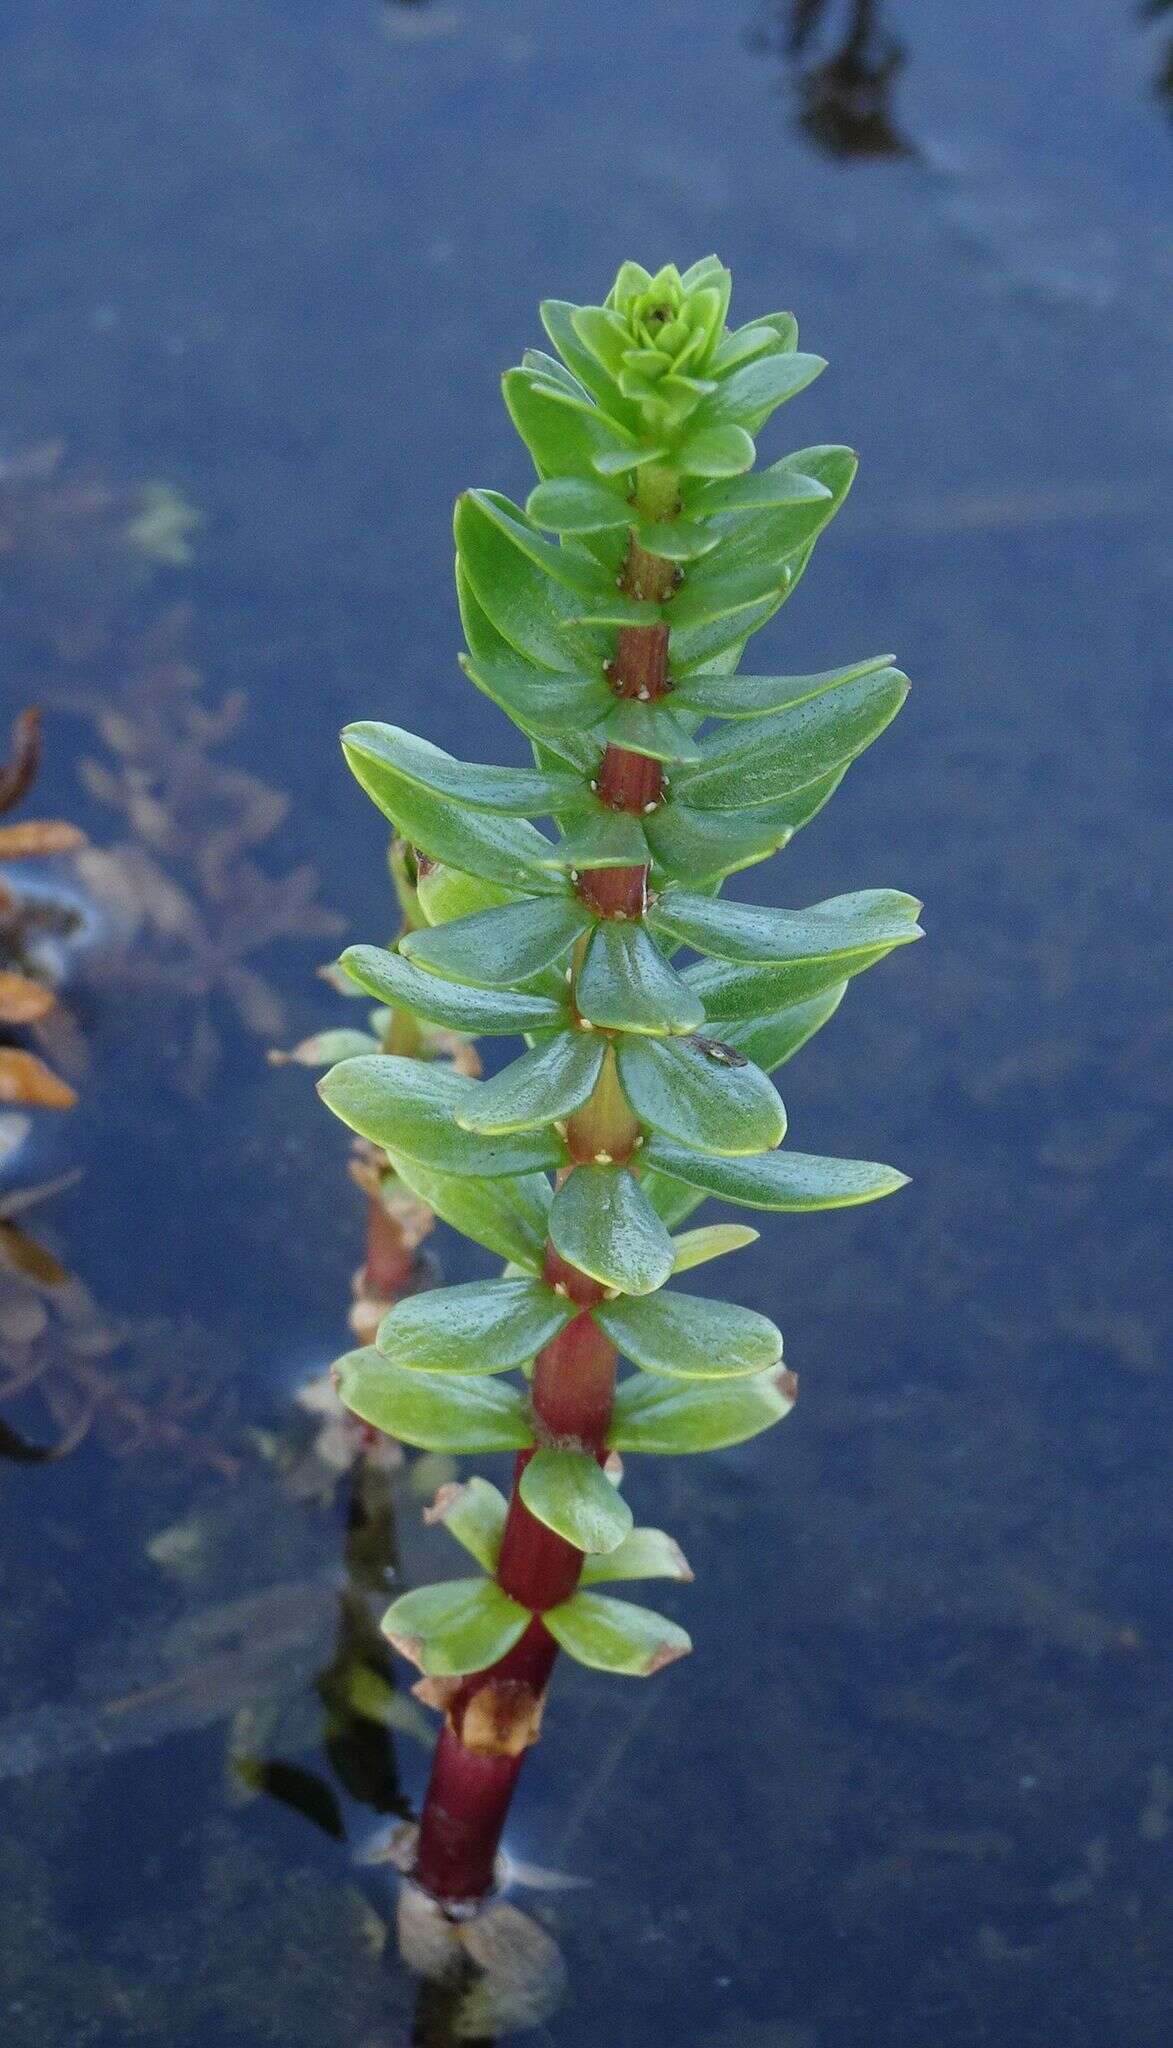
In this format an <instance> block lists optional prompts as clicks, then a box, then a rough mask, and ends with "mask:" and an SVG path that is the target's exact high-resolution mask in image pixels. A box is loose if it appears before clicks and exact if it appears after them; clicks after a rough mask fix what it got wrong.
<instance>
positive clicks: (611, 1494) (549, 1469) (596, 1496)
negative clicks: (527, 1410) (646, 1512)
mask: <svg viewBox="0 0 1173 2048" xmlns="http://www.w3.org/2000/svg"><path fill="white" fill-rule="evenodd" d="M518 1491H519V1493H520V1494H521V1498H522V1500H523V1501H524V1502H525V1505H526V1507H527V1508H528V1509H529V1511H530V1513H531V1515H535V1516H536V1517H537V1519H538V1521H539V1522H544V1523H545V1526H546V1527H547V1529H553V1531H554V1533H555V1535H556V1536H561V1537H562V1538H563V1540H564V1542H566V1543H573V1544H574V1546H575V1548H576V1550H584V1551H588V1550H589V1551H595V1552H601V1553H603V1554H606V1552H607V1551H610V1550H614V1549H616V1547H617V1546H618V1545H619V1544H620V1543H622V1541H623V1539H624V1537H625V1536H626V1535H628V1534H629V1532H630V1530H631V1526H632V1521H631V1509H630V1508H629V1507H628V1505H627V1502H626V1501H625V1500H624V1499H623V1496H622V1495H621V1494H619V1493H617V1492H616V1491H615V1488H614V1487H613V1486H612V1484H611V1481H610V1480H609V1479H608V1478H607V1476H606V1474H605V1473H604V1472H603V1470H602V1468H601V1467H600V1465H599V1462H598V1460H597V1458H594V1457H592V1456H591V1455H590V1453H589V1452H587V1451H576V1450H568V1449H563V1448H561V1447H559V1448H557V1449H554V1448H551V1447H546V1448H543V1449H541V1450H537V1451H535V1452H534V1454H533V1457H532V1458H531V1459H530V1460H529V1461H528V1463H527V1464H526V1467H525V1470H524V1471H523V1473H522V1475H521V1479H520V1481H519V1484H518Z"/></svg>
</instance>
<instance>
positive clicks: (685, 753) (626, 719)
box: [595, 697, 701, 761]
mask: <svg viewBox="0 0 1173 2048" xmlns="http://www.w3.org/2000/svg"><path fill="white" fill-rule="evenodd" d="M595 737H596V738H597V739H598V740H599V741H600V742H601V743H603V744H610V745H611V746H615V747H623V748H625V749H626V751H627V752H628V753H629V754H647V755H649V756H650V757H651V759H652V760H654V761H699V760H700V759H701V749H700V746H699V744H698V742H697V741H696V740H694V739H693V736H692V734H691V732H690V731H689V728H688V726H687V725H686V724H685V723H684V720H683V719H681V718H678V717H677V716H676V713H675V712H674V711H672V710H670V709H669V708H668V706H667V705H666V704H641V703H640V701H639V699H638V697H624V698H621V699H620V700H619V701H618V702H617V703H616V702H612V705H611V709H610V710H609V711H608V713H607V715H606V717H605V718H604V719H603V720H602V722H601V723H600V725H599V726H598V728H597V731H596V734H595Z"/></svg>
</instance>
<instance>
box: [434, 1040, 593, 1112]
mask: <svg viewBox="0 0 1173 2048" xmlns="http://www.w3.org/2000/svg"><path fill="white" fill-rule="evenodd" d="M606 1051H607V1045H606V1040H605V1039H601V1038H600V1037H599V1036H598V1034H597V1033H596V1032H583V1031H571V1030H566V1031H560V1032H559V1033H558V1034H557V1035H556V1036H555V1037H552V1038H546V1039H545V1040H544V1042H543V1043H542V1044H541V1045H536V1046H534V1047H533V1049H532V1050H531V1051H530V1052H524V1053H522V1055H521V1058H520V1059H516V1060H514V1061H513V1062H512V1063H511V1065H509V1066H507V1067H504V1068H503V1069H502V1071H501V1072H500V1073H499V1074H495V1075H494V1076H493V1078H492V1080H491V1081H485V1082H482V1084H481V1086H480V1088H478V1090H477V1093H476V1096H475V1098H474V1100H473V1102H472V1103H471V1105H470V1106H469V1107H468V1108H467V1109H464V1110H461V1111H460V1112H459V1113H458V1115H457V1122H458V1123H459V1124H461V1125H462V1127H463V1128H464V1129H465V1130H466V1131H483V1132H485V1133H486V1134H492V1133H495V1132H499V1131H532V1130H536V1129H537V1128H538V1126H539V1125H541V1124H552V1123H556V1122H558V1120H559V1119H560V1118H562V1117H568V1116H570V1115H572V1114H573V1112H574V1111H575V1110H576V1109H580V1108H581V1107H582V1104H583V1103H584V1102H585V1101H586V1100H587V1097H588V1096H589V1095H590V1093H591V1091H592V1089H593V1088H594V1085H595V1082H596V1081H597V1080H598V1078H599V1068H600V1067H601V1066H602V1064H603V1059H604V1056H605V1054H606Z"/></svg>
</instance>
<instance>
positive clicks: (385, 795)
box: [347, 740, 561, 894]
mask: <svg viewBox="0 0 1173 2048" xmlns="http://www.w3.org/2000/svg"><path fill="white" fill-rule="evenodd" d="M416 744H417V746H420V747H426V746H427V742H426V741H425V740H418V741H417V742H416ZM431 751H432V752H433V753H436V754H439V752H440V750H439V748H438V747H436V748H433V749H431ZM441 758H442V759H445V760H447V759H450V758H451V757H450V756H448V755H444V756H442V757H441ZM347 760H348V762H349V765H350V768H351V770H352V772H353V774H354V776H355V778H356V780H357V781H358V782H359V783H360V784H361V786H362V788H363V789H364V790H365V791H366V793H367V795H368V796H369V797H371V798H372V799H373V800H374V802H375V803H376V804H377V805H378V807H379V809H380V810H381V811H382V813H383V815H384V817H385V818H390V820H391V823H392V824H393V825H394V826H395V828H396V830H397V831H398V832H399V833H401V834H402V836H403V838H404V839H406V840H407V841H408V842H409V843H410V844H411V845H412V846H415V847H418V849H419V851H420V852H421V853H426V854H427V855H428V856H429V858H430V859H432V860H439V861H446V862H448V863H450V865H451V866H453V867H455V868H459V869H461V870H463V871H464V872H465V873H467V874H470V875H484V876H486V877H487V878H488V879H489V880H491V881H494V882H499V883H501V884H502V885H503V886H504V887H506V888H514V889H516V888H517V887H518V886H519V885H520V886H524V887H525V888H527V889H536V890H542V891H545V892H546V893H547V894H554V893H556V892H557V891H558V890H559V889H560V887H561V884H560V883H559V881H558V880H557V878H556V877H553V876H551V875H550V873H549V872H548V870H547V869H545V868H544V867H543V866H542V861H543V859H544V857H545V855H546V854H547V853H548V851H549V846H550V842H549V840H548V839H545V838H543V836H542V834H541V833H540V832H539V831H538V830H537V829H536V827H535V826H533V825H527V824H525V823H523V822H522V820H521V819H520V818H500V817H493V816H491V815H489V814H488V813H484V814H480V815H478V813H477V812H475V811H471V812H465V811H463V810H460V809H458V808H457V807H456V806H455V805H454V804H452V803H450V802H448V800H447V799H446V798H443V797H438V796H437V795H436V794H435V793H434V792H433V791H431V790H426V789H424V788H423V787H422V786H421V785H420V784H419V783H415V782H411V781H409V780H408V779H407V777H406V776H403V775H400V774H399V773H398V772H397V771H395V770H393V769H391V768H390V767H389V766H388V764H387V763H386V761H382V760H379V759H378V758H376V757H375V756H374V755H367V754H363V753H360V752H358V751H355V752H353V753H351V752H349V751H347Z"/></svg>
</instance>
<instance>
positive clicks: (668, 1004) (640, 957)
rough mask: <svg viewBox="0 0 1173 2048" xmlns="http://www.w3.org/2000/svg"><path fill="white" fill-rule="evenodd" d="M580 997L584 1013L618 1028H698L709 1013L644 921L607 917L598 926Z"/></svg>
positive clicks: (578, 985) (579, 977) (579, 983)
mask: <svg viewBox="0 0 1173 2048" xmlns="http://www.w3.org/2000/svg"><path fill="white" fill-rule="evenodd" d="M574 1000H575V1004H576V1006H577V1008H578V1011H579V1014H580V1016H583V1017H586V1018H587V1019H588V1020H589V1021H590V1023H592V1024H596V1025H599V1026H601V1027H603V1028H605V1029H608V1030H612V1031H644V1032H655V1033H660V1032H689V1031H695V1030H697V1028H698V1027H699V1026H700V1025H701V1024H703V1022H704V1015H705V1013H704V1008H703V1006H702V1004H701V1003H700V1002H699V1001H698V1000H697V998H696V997H695V996H694V995H693V994H692V991H691V990H690V989H689V986H688V984H687V982H686V981H684V980H683V979H682V977H681V976H680V975H679V974H678V973H677V972H676V969H675V968H674V967H672V966H670V965H669V963H668V961H667V960H665V958H664V956H663V954H662V953H660V952H658V951H657V949H656V947H655V946H654V945H653V943H652V940H651V939H650V937H649V936H648V933H647V931H646V930H645V929H644V925H643V923H642V921H641V922H631V921H621V920H619V919H606V920H605V921H604V922H602V923H601V924H599V925H597V926H596V928H595V930H594V932H593V933H592V934H591V937H590V940H589V942H588V944H587V949H586V953H585V954H584V956H583V962H582V965H581V967H580V968H579V970H578V975H577V978H576V981H575V988H574Z"/></svg>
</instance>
